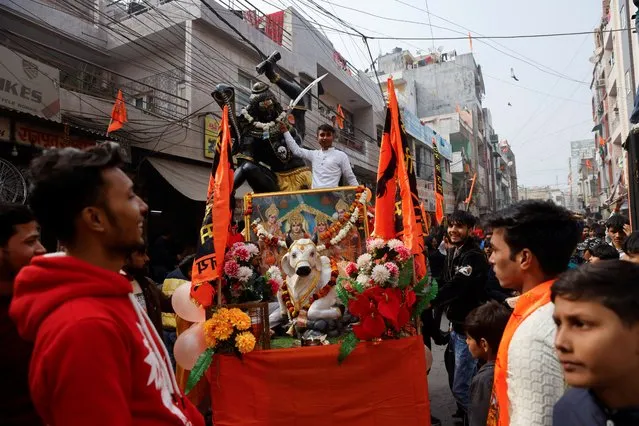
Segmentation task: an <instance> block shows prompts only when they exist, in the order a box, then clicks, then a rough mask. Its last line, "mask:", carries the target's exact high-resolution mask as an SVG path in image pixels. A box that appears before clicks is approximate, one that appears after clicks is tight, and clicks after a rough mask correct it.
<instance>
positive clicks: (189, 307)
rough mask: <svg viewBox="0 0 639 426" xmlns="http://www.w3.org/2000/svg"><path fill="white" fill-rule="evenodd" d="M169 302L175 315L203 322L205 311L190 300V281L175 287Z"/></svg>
mask: <svg viewBox="0 0 639 426" xmlns="http://www.w3.org/2000/svg"><path fill="white" fill-rule="evenodd" d="M171 304H172V305H173V310H174V311H175V313H176V315H177V316H179V317H180V318H182V319H185V320H187V321H188V322H204V321H205V320H206V312H205V311H204V308H202V307H201V306H197V305H196V304H195V303H193V301H192V300H191V283H184V284H182V285H181V286H179V287H178V288H176V289H175V292H174V293H173V297H171Z"/></svg>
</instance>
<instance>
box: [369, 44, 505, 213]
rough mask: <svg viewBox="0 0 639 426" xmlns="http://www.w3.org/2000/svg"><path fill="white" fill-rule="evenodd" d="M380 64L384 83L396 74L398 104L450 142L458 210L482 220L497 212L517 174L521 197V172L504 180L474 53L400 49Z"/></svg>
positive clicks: (379, 76)
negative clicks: (503, 186) (414, 53)
mask: <svg viewBox="0 0 639 426" xmlns="http://www.w3.org/2000/svg"><path fill="white" fill-rule="evenodd" d="M377 65H378V77H377V80H378V81H379V82H380V84H381V85H382V86H383V85H384V84H385V80H386V79H387V78H388V77H389V76H392V78H393V79H394V81H395V87H396V90H397V92H398V100H399V102H400V103H402V104H403V105H405V107H406V108H408V109H409V110H411V111H414V112H415V114H416V115H417V116H418V117H419V118H420V120H421V121H422V122H424V123H425V124H426V125H427V126H429V127H431V128H432V129H433V130H434V131H435V132H436V133H438V134H439V135H441V136H442V137H443V138H444V139H446V140H447V141H449V142H450V143H451V146H452V149H453V156H452V162H451V172H452V187H453V194H454V195H453V197H454V208H456V209H466V208H468V209H469V210H471V211H472V212H473V213H475V214H476V215H479V216H481V215H485V214H488V213H490V212H491V211H494V210H495V209H497V208H499V206H500V205H503V201H502V199H503V198H504V197H503V196H502V194H504V192H503V191H502V183H505V182H507V184H508V188H509V189H508V191H507V192H508V195H507V197H506V198H508V199H512V198H513V197H512V195H513V194H512V192H513V189H511V188H512V185H511V182H510V176H515V187H514V188H515V189H514V192H515V195H516V192H517V190H516V187H517V186H516V169H509V171H508V172H509V174H508V177H507V179H506V180H503V172H504V170H501V169H500V168H499V167H498V166H499V165H498V162H499V161H498V159H499V158H501V154H500V149H499V146H498V142H499V140H498V139H499V138H498V136H497V134H496V133H495V130H494V129H493V126H492V117H491V114H490V110H489V109H487V108H483V107H482V100H483V96H484V93H485V87H484V81H483V75H482V71H481V66H479V65H478V64H477V63H476V62H475V59H474V56H473V55H472V53H467V54H462V55H458V54H457V52H455V51H452V52H440V51H436V52H435V51H433V52H430V53H428V54H421V53H419V54H417V55H413V54H412V53H411V52H409V51H407V50H403V49H401V48H396V49H394V50H393V51H392V52H390V53H387V54H386V55H383V56H380V57H379V58H378V59H377ZM508 152H509V154H508V155H509V156H510V159H509V160H508V161H506V164H508V163H512V164H513V165H514V163H515V162H514V154H513V153H512V151H511V150H510V148H508ZM498 173H499V176H498ZM471 188H472V194H471V191H470V190H471ZM515 198H516V196H515ZM498 199H499V200H500V201H499V202H498Z"/></svg>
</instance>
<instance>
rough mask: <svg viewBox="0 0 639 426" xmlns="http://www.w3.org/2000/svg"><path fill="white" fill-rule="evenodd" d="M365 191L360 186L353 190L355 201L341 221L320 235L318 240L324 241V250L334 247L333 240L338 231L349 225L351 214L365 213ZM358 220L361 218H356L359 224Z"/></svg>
mask: <svg viewBox="0 0 639 426" xmlns="http://www.w3.org/2000/svg"><path fill="white" fill-rule="evenodd" d="M365 190H366V188H365V187H364V186H362V185H360V186H358V187H357V189H356V190H355V200H354V201H353V203H352V204H351V205H350V208H349V209H348V212H346V213H344V216H343V217H342V218H341V219H338V220H337V221H335V222H333V224H332V225H331V226H330V227H329V228H328V229H327V230H326V231H325V232H322V233H321V234H320V240H321V241H325V243H324V246H325V248H330V247H331V246H334V245H335V243H334V242H333V239H334V238H335V237H336V236H338V234H339V233H340V231H342V230H343V229H344V227H345V226H347V225H349V222H350V221H351V217H352V216H353V213H354V212H355V211H357V213H358V214H359V215H362V214H365V213H366V210H365V209H364V202H363V199H365V194H364V191H365ZM360 220H361V217H357V221H358V222H359V221H360ZM353 225H354V224H353Z"/></svg>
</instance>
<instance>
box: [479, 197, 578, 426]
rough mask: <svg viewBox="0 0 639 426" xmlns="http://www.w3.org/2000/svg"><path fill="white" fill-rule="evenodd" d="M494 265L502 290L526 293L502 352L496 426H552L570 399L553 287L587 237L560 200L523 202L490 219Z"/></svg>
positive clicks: (492, 414) (492, 417) (493, 413)
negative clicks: (557, 344) (560, 404)
mask: <svg viewBox="0 0 639 426" xmlns="http://www.w3.org/2000/svg"><path fill="white" fill-rule="evenodd" d="M488 225H489V226H490V227H491V228H492V229H493V237H492V239H491V244H492V247H493V253H492V255H491V256H490V263H491V264H492V265H493V266H494V270H495V275H496V276H497V279H498V280H499V283H500V284H501V286H502V287H505V288H508V289H512V290H516V291H518V292H520V293H521V294H522V295H521V296H520V297H519V300H517V303H516V306H515V310H514V312H513V314H512V316H511V318H510V320H509V322H508V325H507V326H506V330H505V331H504V335H503V337H502V340H501V344H500V345H499V351H498V352H497V361H496V363H495V380H494V384H493V395H492V398H491V407H490V411H489V413H488V422H487V425H488V426H497V425H498V426H551V425H552V412H553V406H554V404H555V403H556V402H557V400H559V398H560V397H561V396H562V395H563V393H564V380H563V374H562V369H561V365H560V364H559V360H558V359H557V356H556V354H555V349H554V338H555V333H556V327H555V324H554V322H553V319H552V314H553V305H552V303H551V302H550V286H551V285H552V283H553V282H554V281H555V279H556V278H557V276H558V275H559V274H560V273H562V272H563V271H565V270H566V269H567V267H568V262H569V261H570V256H571V255H572V253H573V251H574V250H575V247H576V246H577V243H578V242H579V238H580V236H581V232H580V230H579V226H578V222H577V220H576V219H575V218H574V217H573V216H572V214H571V213H570V212H569V211H568V210H566V209H564V208H563V207H559V206H557V205H555V204H554V203H552V202H543V201H523V202H520V203H517V204H514V205H512V206H510V207H509V208H507V209H506V210H504V211H502V212H499V213H498V214H497V215H495V216H494V217H493V218H491V219H490V220H489V223H488Z"/></svg>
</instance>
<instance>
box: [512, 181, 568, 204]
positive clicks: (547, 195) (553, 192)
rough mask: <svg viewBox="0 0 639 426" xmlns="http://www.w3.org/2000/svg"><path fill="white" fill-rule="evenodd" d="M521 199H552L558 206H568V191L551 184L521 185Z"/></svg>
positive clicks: (519, 190)
mask: <svg viewBox="0 0 639 426" xmlns="http://www.w3.org/2000/svg"><path fill="white" fill-rule="evenodd" d="M518 192H519V196H520V199H521V200H539V201H552V202H553V203H555V204H557V205H558V206H562V207H567V206H566V193H565V191H562V190H561V189H557V188H552V187H550V186H530V187H524V186H521V187H519V189H518Z"/></svg>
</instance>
